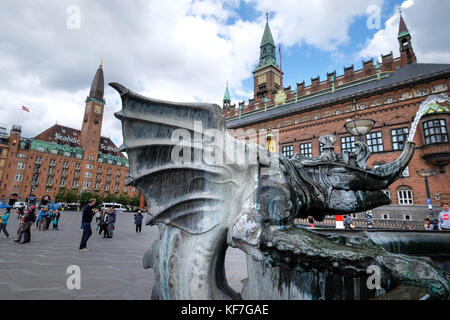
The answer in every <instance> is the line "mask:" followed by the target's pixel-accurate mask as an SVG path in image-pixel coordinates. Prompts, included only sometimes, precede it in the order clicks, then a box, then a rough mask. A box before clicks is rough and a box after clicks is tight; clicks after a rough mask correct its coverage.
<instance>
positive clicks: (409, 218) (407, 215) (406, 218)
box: [403, 214, 411, 221]
mask: <svg viewBox="0 0 450 320" xmlns="http://www.w3.org/2000/svg"><path fill="white" fill-rule="evenodd" d="M403 219H404V220H406V221H411V215H409V214H404V215H403Z"/></svg>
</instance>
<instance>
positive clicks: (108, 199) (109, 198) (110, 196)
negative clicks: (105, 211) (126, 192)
mask: <svg viewBox="0 0 450 320" xmlns="http://www.w3.org/2000/svg"><path fill="white" fill-rule="evenodd" d="M103 202H114V195H113V194H111V193H108V194H107V195H106V196H105V197H103Z"/></svg>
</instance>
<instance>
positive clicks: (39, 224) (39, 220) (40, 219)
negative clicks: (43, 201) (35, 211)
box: [36, 209, 45, 231]
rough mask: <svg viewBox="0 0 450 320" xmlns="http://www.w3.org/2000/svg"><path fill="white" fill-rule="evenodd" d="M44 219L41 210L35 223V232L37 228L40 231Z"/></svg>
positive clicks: (43, 213)
mask: <svg viewBox="0 0 450 320" xmlns="http://www.w3.org/2000/svg"><path fill="white" fill-rule="evenodd" d="M44 217H45V210H44V209H42V210H41V211H39V215H38V218H37V221H36V230H37V229H38V228H39V231H40V230H41V228H42V226H43V221H44Z"/></svg>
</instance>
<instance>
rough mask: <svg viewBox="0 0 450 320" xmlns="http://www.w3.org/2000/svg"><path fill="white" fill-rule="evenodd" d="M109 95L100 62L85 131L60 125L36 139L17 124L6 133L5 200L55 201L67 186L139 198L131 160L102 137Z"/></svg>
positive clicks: (1, 147) (0, 138) (1, 174)
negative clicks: (105, 96)
mask: <svg viewBox="0 0 450 320" xmlns="http://www.w3.org/2000/svg"><path fill="white" fill-rule="evenodd" d="M103 94H104V77H103V68H102V66H101V65H100V67H99V68H98V70H97V72H96V74H95V77H94V80H93V82H92V86H91V91H90V93H89V96H88V97H87V99H86V108H85V113H84V116H83V122H82V126H81V130H78V129H73V128H68V127H64V126H61V125H54V126H52V127H51V128H48V129H47V130H45V131H44V132H42V133H40V134H38V135H37V136H36V137H34V138H32V139H27V138H24V137H22V136H21V128H20V126H16V125H13V127H12V129H11V131H10V133H9V135H8V134H6V133H5V130H3V131H2V132H0V199H2V200H4V201H7V202H10V203H12V202H14V201H16V200H22V201H25V200H26V199H28V198H29V196H33V197H36V199H37V200H42V199H44V198H47V199H49V200H52V201H54V200H55V198H56V196H57V195H58V194H59V193H60V192H64V191H66V190H73V191H75V192H76V193H77V194H80V193H81V192H83V191H86V192H91V193H96V194H99V195H103V196H104V195H107V194H114V195H115V196H117V197H118V196H120V195H122V194H125V195H127V196H130V197H137V196H138V192H139V191H138V190H137V189H136V188H134V187H126V186H125V181H126V179H127V177H128V172H129V169H128V160H127V158H126V157H125V156H124V155H123V154H122V153H121V152H120V151H119V150H118V148H117V147H116V146H115V144H114V143H113V142H112V141H111V140H110V139H109V138H105V137H102V136H101V128H102V120H103V113H104V107H105V101H104V99H103Z"/></svg>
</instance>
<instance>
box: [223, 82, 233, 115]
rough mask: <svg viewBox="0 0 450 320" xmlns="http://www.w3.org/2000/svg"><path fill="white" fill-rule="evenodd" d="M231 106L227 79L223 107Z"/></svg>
mask: <svg viewBox="0 0 450 320" xmlns="http://www.w3.org/2000/svg"><path fill="white" fill-rule="evenodd" d="M229 107H231V95H230V90H228V81H227V88H226V89H225V94H224V96H223V108H224V109H227V108H229Z"/></svg>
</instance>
